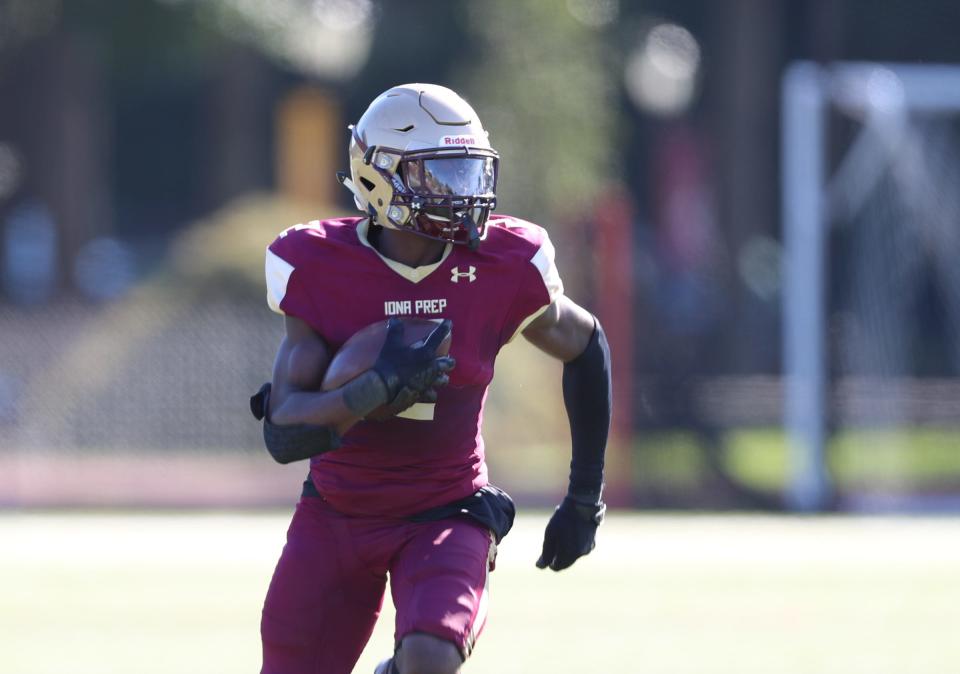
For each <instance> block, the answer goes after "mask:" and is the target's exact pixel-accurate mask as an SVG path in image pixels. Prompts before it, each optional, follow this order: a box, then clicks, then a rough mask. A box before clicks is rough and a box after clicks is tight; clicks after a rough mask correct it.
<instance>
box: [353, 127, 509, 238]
mask: <svg viewBox="0 0 960 674" xmlns="http://www.w3.org/2000/svg"><path fill="white" fill-rule="evenodd" d="M353 141H354V142H353V143H352V145H355V149H356V150H357V151H359V152H362V153H363V160H362V164H363V165H364V169H365V170H363V174H364V175H363V176H361V177H359V178H357V180H358V181H359V182H360V183H361V185H362V187H363V188H364V189H366V190H367V191H368V193H370V196H367V195H364V198H365V200H366V201H367V202H368V203H369V207H368V211H369V212H370V214H371V215H372V216H375V218H376V221H377V223H378V224H381V225H385V226H387V227H391V228H395V229H400V230H405V231H409V232H413V233H415V234H419V235H421V236H425V237H428V238H431V239H437V240H440V241H445V242H447V243H458V244H467V245H469V246H470V247H471V248H473V249H475V248H476V247H477V246H478V245H479V242H480V240H481V239H482V238H483V237H484V235H485V233H486V223H487V219H488V217H489V215H490V212H491V211H492V210H493V209H494V208H495V207H496V203H497V198H496V187H497V173H498V171H499V162H500V160H499V156H498V155H497V153H496V151H494V150H492V149H487V148H478V147H470V146H460V147H452V148H431V149H426V150H412V151H404V150H397V149H393V148H387V147H378V146H369V147H365V146H364V143H363V142H362V141H361V140H360V138H358V137H357V134H356V133H354V134H353ZM354 166H355V167H356V166H357V164H356V163H354ZM371 170H372V171H373V173H371ZM378 184H379V185H378ZM361 185H354V186H351V187H352V189H355V188H358V187H360V186H361ZM371 185H372V187H371ZM378 187H382V188H383V189H378ZM374 194H376V195H387V194H389V197H388V198H387V199H384V198H383V196H374ZM371 197H372V198H371Z"/></svg>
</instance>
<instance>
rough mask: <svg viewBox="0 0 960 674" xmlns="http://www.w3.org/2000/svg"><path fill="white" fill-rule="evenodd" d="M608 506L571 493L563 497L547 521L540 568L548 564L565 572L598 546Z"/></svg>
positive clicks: (539, 562) (556, 569)
mask: <svg viewBox="0 0 960 674" xmlns="http://www.w3.org/2000/svg"><path fill="white" fill-rule="evenodd" d="M606 510H607V506H606V505H604V504H603V503H599V504H588V503H581V502H579V501H577V500H575V499H573V498H572V497H570V496H567V497H566V498H565V499H563V503H561V504H560V505H559V506H558V507H557V509H556V510H555V511H554V513H553V517H551V518H550V521H549V522H548V523H547V530H546V531H545V532H544V534H543V551H542V552H541V553H540V559H538V560H537V568H539V569H545V568H547V567H548V566H549V567H550V568H551V569H553V570H554V571H562V570H563V569H566V568H567V567H568V566H570V565H572V564H573V563H574V562H575V561H577V560H578V559H579V558H580V557H583V556H584V555H586V554H589V553H590V551H591V550H593V549H594V548H595V547H596V545H597V544H596V542H595V540H594V539H595V538H596V535H597V527H599V526H600V524H601V522H603V516H604V514H605V513H606Z"/></svg>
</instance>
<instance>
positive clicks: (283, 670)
mask: <svg viewBox="0 0 960 674" xmlns="http://www.w3.org/2000/svg"><path fill="white" fill-rule="evenodd" d="M494 554H495V549H494V547H493V543H492V540H491V537H490V533H489V531H487V529H485V528H483V527H482V526H480V525H479V524H475V523H473V522H471V521H469V520H466V519H448V520H439V521H436V522H423V523H414V522H408V521H406V520H397V519H379V518H366V517H363V518H359V517H347V516H345V515H341V514H340V513H338V512H336V511H334V510H333V509H332V508H331V507H330V506H329V505H328V504H327V503H326V502H325V501H324V500H323V499H320V498H310V497H305V498H303V499H301V501H300V503H299V504H297V509H296V511H295V512H294V515H293V521H292V522H291V523H290V528H289V530H288V531H287V544H286V545H285V546H284V548H283V553H282V554H281V556H280V561H279V562H278V563H277V568H276V571H274V574H273V580H272V581H271V582H270V589H269V590H268V591H267V598H266V601H265V602H264V606H263V618H262V621H261V624H260V633H261V637H262V639H263V669H262V670H261V674H350V672H351V671H352V669H353V666H354V664H355V663H356V661H357V659H358V658H359V657H360V653H361V652H362V651H363V647H364V645H366V643H367V640H368V639H369V638H370V634H371V633H372V632H373V626H374V623H375V622H376V620H377V617H378V616H379V615H380V607H381V605H382V604H383V596H384V591H385V589H386V584H387V574H388V572H389V577H390V591H391V593H392V596H393V602H394V605H395V606H396V608H397V621H396V630H395V635H394V636H395V639H396V641H397V643H399V642H400V640H401V639H403V637H404V636H406V635H407V634H410V633H413V632H420V633H425V634H431V635H433V636H436V637H439V638H441V639H445V640H447V641H450V642H451V643H453V644H455V645H456V646H457V648H459V649H460V651H461V653H462V654H463V655H464V657H466V656H467V655H469V653H470V650H471V649H472V648H473V642H474V640H475V639H476V637H477V635H478V634H479V632H480V630H481V629H482V628H483V624H484V621H485V619H486V608H487V588H486V584H487V575H488V572H489V568H490V565H491V562H492V557H493V555H494ZM386 655H389V654H385V656H386Z"/></svg>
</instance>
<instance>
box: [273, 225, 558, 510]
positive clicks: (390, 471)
mask: <svg viewBox="0 0 960 674" xmlns="http://www.w3.org/2000/svg"><path fill="white" fill-rule="evenodd" d="M367 227H368V221H367V220H366V219H363V218H339V219H335V220H323V221H313V222H310V223H308V224H306V225H296V226H294V227H291V228H290V229H288V230H286V231H285V232H283V233H282V234H280V236H279V237H277V239H276V240H275V241H274V242H273V243H272V244H271V245H270V247H269V248H268V249H267V260H266V275H267V301H268V303H269V305H270V308H271V309H273V310H274V311H276V312H278V313H281V314H289V315H291V316H296V317H297V318H300V319H302V320H303V321H305V322H306V323H308V324H309V325H310V326H311V327H312V328H313V329H314V330H316V332H317V333H318V334H319V335H320V336H321V337H322V338H323V339H324V340H325V341H326V343H327V345H328V347H329V348H330V351H331V353H334V352H336V351H337V349H339V348H340V347H341V346H342V345H343V343H344V342H345V341H347V339H348V338H349V337H350V336H351V335H353V334H354V333H355V332H357V331H358V330H360V329H361V328H363V327H365V326H367V325H369V324H371V323H374V322H377V321H382V320H384V319H386V318H388V317H390V316H419V317H424V318H435V319H438V320H439V319H443V318H449V319H451V320H452V321H453V331H452V333H451V334H452V342H451V346H450V354H451V355H452V356H453V357H454V358H456V361H457V366H456V368H455V369H454V370H453V371H452V372H451V373H450V383H449V385H447V386H445V387H443V388H441V389H439V397H438V399H437V402H436V403H435V404H428V403H417V404H415V405H414V406H413V407H411V408H409V409H408V410H406V411H404V412H402V413H401V414H400V415H399V416H398V417H395V418H393V419H390V420H388V421H379V422H378V421H361V422H359V423H357V424H356V425H355V426H353V427H352V428H351V429H350V430H349V431H348V432H347V433H346V434H345V435H344V437H343V439H342V445H341V446H340V448H339V449H337V450H336V451H333V452H328V453H326V454H322V455H320V456H316V457H314V458H313V459H311V463H310V478H311V480H312V481H313V483H314V485H315V486H316V488H317V490H318V491H319V493H320V494H321V495H322V496H323V497H324V498H325V499H326V500H327V501H329V502H330V504H331V505H332V506H333V507H334V508H336V509H337V510H339V511H340V512H343V513H347V514H356V515H364V514H366V515H386V516H398V517H404V516H407V515H411V514H413V513H416V512H420V511H423V510H427V509H429V508H433V507H436V506H439V505H443V504H446V503H450V502H452V501H456V500H459V499H462V498H466V497H467V496H469V495H470V494H472V493H474V492H475V491H476V490H477V489H479V488H480V487H482V486H484V485H485V484H486V483H487V467H486V464H485V462H484V448H483V438H482V437H481V434H480V426H481V421H482V418H483V404H484V400H485V399H486V394H487V387H488V386H489V384H490V381H491V380H492V379H493V364H494V359H495V358H496V356H497V353H498V352H499V351H500V348H501V347H503V346H504V345H505V344H506V343H507V342H509V341H510V340H511V339H512V338H513V337H514V336H515V335H516V334H517V333H518V332H519V331H520V330H522V329H523V328H525V327H526V326H527V324H529V322H530V321H532V320H533V319H534V318H536V317H537V316H538V315H540V313H541V312H542V311H544V310H545V309H546V307H547V306H549V304H550V303H551V302H553V301H554V300H555V299H556V298H557V297H559V296H560V295H561V294H562V292H563V284H562V283H561V281H560V276H559V274H558V273H557V269H556V266H555V264H554V253H553V245H552V244H551V243H550V239H549V237H548V236H547V233H546V232H545V231H544V230H543V228H542V227H539V226H537V225H534V224H531V223H529V222H524V221H522V220H518V219H516V218H512V217H509V216H502V215H493V216H491V218H490V221H489V222H488V224H487V228H486V235H485V237H484V240H483V242H482V243H481V245H480V247H479V249H478V250H476V251H471V250H470V249H469V248H467V247H466V246H459V245H458V246H455V245H452V244H447V246H446V249H445V250H444V252H443V256H442V257H441V259H440V261H439V262H437V263H435V264H431V265H426V266H422V267H408V266H406V265H404V264H401V263H399V262H396V261H394V260H390V259H388V258H385V257H383V256H382V255H380V253H379V252H378V251H377V250H376V249H375V248H373V246H371V244H370V243H369V242H368V240H367Z"/></svg>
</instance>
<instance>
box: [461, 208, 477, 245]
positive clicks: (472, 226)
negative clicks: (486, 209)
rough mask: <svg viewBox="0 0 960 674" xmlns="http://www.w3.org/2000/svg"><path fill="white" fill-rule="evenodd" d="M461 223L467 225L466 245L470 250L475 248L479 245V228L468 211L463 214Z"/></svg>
mask: <svg viewBox="0 0 960 674" xmlns="http://www.w3.org/2000/svg"><path fill="white" fill-rule="evenodd" d="M463 224H464V225H466V227H467V245H468V246H469V247H470V250H476V249H477V248H479V247H480V228H479V227H477V223H476V221H475V220H474V219H473V215H471V214H470V212H469V211H467V212H466V213H465V214H464V216H463Z"/></svg>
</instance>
